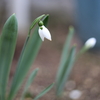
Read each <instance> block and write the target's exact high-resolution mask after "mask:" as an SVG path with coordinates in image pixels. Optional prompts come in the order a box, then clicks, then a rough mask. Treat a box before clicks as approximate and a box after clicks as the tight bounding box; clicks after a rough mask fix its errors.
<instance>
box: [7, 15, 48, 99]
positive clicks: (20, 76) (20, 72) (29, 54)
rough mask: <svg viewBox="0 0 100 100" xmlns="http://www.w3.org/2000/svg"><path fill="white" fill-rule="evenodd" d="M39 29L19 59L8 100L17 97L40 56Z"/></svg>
mask: <svg viewBox="0 0 100 100" xmlns="http://www.w3.org/2000/svg"><path fill="white" fill-rule="evenodd" d="M46 18H47V19H48V16H46ZM46 18H45V19H46ZM45 19H44V24H45V23H47V22H46V21H47V20H46V21H45ZM38 29H39V27H37V28H36V30H35V32H34V33H33V34H32V36H31V37H30V38H29V40H28V42H27V45H26V47H25V49H24V50H23V53H22V55H21V59H19V62H18V66H17V70H16V73H15V76H14V78H13V82H12V86H11V90H10V94H9V98H8V100H13V98H14V97H15V95H16V93H17V92H18V89H19V88H20V86H21V85H22V82H23V80H24V78H25V76H26V75H27V72H28V70H29V69H30V67H31V65H32V63H33V61H34V60H35V58H36V55H37V54H38V51H39V49H40V46H41V44H42V41H41V39H40V37H39V35H38Z"/></svg>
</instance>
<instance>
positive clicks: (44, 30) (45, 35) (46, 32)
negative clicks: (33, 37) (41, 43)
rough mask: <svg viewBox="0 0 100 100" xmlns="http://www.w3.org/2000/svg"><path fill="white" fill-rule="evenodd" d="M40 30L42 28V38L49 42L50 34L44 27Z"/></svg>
mask: <svg viewBox="0 0 100 100" xmlns="http://www.w3.org/2000/svg"><path fill="white" fill-rule="evenodd" d="M42 28H43V35H44V37H45V38H46V39H48V40H50V41H51V40H52V39H51V34H50V32H49V30H48V29H47V28H46V27H45V26H44V25H43V26H42Z"/></svg>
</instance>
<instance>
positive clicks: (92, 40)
mask: <svg viewBox="0 0 100 100" xmlns="http://www.w3.org/2000/svg"><path fill="white" fill-rule="evenodd" d="M95 44H96V39H95V38H94V37H93V38H90V39H88V40H87V41H86V42H85V46H86V47H89V48H93V47H94V46H95Z"/></svg>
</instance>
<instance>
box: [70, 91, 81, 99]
mask: <svg viewBox="0 0 100 100" xmlns="http://www.w3.org/2000/svg"><path fill="white" fill-rule="evenodd" d="M81 95H82V92H81V91H79V90H72V91H71V92H70V94H69V97H70V98H71V99H79V98H80V97H81Z"/></svg>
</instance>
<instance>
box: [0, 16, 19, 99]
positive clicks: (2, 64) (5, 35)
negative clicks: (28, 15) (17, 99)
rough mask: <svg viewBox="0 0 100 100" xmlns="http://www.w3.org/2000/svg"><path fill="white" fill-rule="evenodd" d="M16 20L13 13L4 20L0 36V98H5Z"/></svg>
mask: <svg viewBox="0 0 100 100" xmlns="http://www.w3.org/2000/svg"><path fill="white" fill-rule="evenodd" d="M17 30H18V26H17V20H16V17H15V14H13V15H12V16H10V17H9V19H8V20H7V21H6V23H5V25H4V27H3V31H2V34H1V36H0V100H5V97H6V86H7V82H8V78H9V72H10V67H11V63H12V59H13V55H14V51H15V47H16V40H17Z"/></svg>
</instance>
